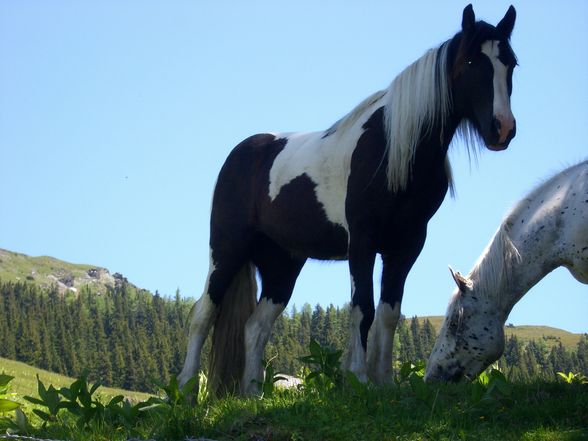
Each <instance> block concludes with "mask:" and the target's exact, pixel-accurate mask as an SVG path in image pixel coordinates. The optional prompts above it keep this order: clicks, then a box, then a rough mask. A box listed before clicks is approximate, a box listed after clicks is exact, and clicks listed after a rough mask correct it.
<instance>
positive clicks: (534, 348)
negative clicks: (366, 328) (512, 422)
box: [0, 281, 588, 391]
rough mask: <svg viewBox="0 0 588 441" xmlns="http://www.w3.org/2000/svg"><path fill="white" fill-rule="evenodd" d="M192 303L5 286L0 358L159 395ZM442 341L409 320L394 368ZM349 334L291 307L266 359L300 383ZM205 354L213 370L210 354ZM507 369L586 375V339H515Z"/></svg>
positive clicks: (340, 316)
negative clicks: (318, 352)
mask: <svg viewBox="0 0 588 441" xmlns="http://www.w3.org/2000/svg"><path fill="white" fill-rule="evenodd" d="M193 302H194V301H193V300H192V299H183V298H181V296H180V293H179V292H177V293H176V295H175V297H174V298H167V297H162V296H160V295H159V294H158V293H157V292H156V293H155V295H153V294H151V293H150V292H148V291H144V290H140V289H137V288H135V287H134V286H132V285H130V284H128V283H121V284H118V285H117V286H116V288H113V289H110V290H108V291H106V292H103V293H101V294H98V293H94V292H92V291H90V290H89V289H87V288H84V289H82V290H80V291H79V292H78V293H67V294H60V293H59V292H58V290H57V289H49V290H45V289H42V288H39V287H38V286H36V285H34V284H31V283H27V282H25V283H20V282H19V283H12V282H2V281H0V342H1V344H0V357H3V358H8V359H12V360H18V361H22V362H25V363H27V364H30V365H33V366H36V367H39V368H43V369H47V370H50V371H53V372H57V373H61V374H65V375H68V376H72V377H77V376H79V375H80V374H81V373H82V372H83V371H87V372H88V374H89V378H90V379H91V380H92V381H99V382H101V383H102V384H104V385H107V386H115V387H121V388H125V389H130V390H138V391H153V390H154V387H155V386H154V380H156V381H166V380H167V379H168V378H169V377H170V376H171V375H173V374H177V373H179V372H180V370H181V367H182V364H183V357H184V351H185V348H186V342H187V330H186V322H187V318H188V314H189V311H190V308H191V307H192V304H193ZM435 332H436V331H435V329H434V327H433V325H432V324H431V323H430V322H429V321H428V320H426V319H425V320H420V319H417V318H416V317H413V318H410V319H408V318H403V319H402V320H401V322H400V323H399V326H398V329H397V332H396V338H395V343H394V346H395V347H394V358H395V360H396V361H395V363H397V364H398V365H400V364H402V363H404V362H406V361H412V362H415V361H417V360H426V359H427V357H428V354H429V352H430V351H431V349H432V347H433V343H434V340H435ZM348 333H349V308H346V307H345V308H338V307H334V306H333V305H330V306H328V307H326V308H324V307H322V306H320V305H316V306H314V307H312V306H310V305H308V304H305V305H304V306H302V307H301V308H300V309H298V308H297V307H296V306H291V307H290V308H289V309H288V310H287V312H286V313H284V314H283V315H282V316H281V317H280V318H279V319H278V320H277V322H276V324H275V326H274V331H273V334H272V337H271V340H270V343H269V344H268V348H267V353H266V360H270V359H271V360H272V363H273V366H274V369H275V371H276V372H280V373H286V374H291V375H296V374H297V373H298V372H299V369H300V367H301V363H300V361H299V358H300V357H302V356H304V355H306V354H307V353H308V347H309V344H310V341H311V340H312V339H314V340H316V341H317V342H318V343H320V344H321V346H324V347H331V348H337V349H345V347H346V342H347V339H348ZM204 352H205V354H204V360H203V366H206V365H207V359H206V358H207V355H206V354H207V350H206V347H205V351H204ZM499 366H500V368H501V369H503V371H504V372H505V373H506V374H507V375H508V376H510V378H512V379H516V380H522V381H530V380H534V379H537V378H544V379H554V378H555V375H556V372H570V371H571V372H578V373H582V374H584V375H588V335H586V334H584V335H583V336H582V337H581V338H580V340H579V342H578V344H577V345H576V347H573V348H567V347H565V346H564V345H563V344H562V343H561V341H559V342H555V343H553V342H551V344H547V342H546V340H545V339H544V338H539V339H535V340H530V341H522V340H520V339H518V338H517V337H516V336H510V337H508V338H507V340H506V342H505V352H504V355H503V357H502V358H501V359H500V360H499ZM1 370H2V368H1V366H0V371H1Z"/></svg>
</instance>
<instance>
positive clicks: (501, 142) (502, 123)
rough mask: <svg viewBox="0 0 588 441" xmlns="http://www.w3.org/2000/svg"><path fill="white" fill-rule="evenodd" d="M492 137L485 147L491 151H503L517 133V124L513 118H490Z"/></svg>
mask: <svg viewBox="0 0 588 441" xmlns="http://www.w3.org/2000/svg"><path fill="white" fill-rule="evenodd" d="M492 128H493V136H492V138H493V139H492V141H491V142H487V143H486V147H488V149H489V150H492V151H495V152H496V151H501V150H505V149H506V148H507V147H508V145H509V144H510V141H511V140H512V139H513V138H514V137H515V135H516V133H517V122H516V120H515V119H514V118H504V117H500V116H498V117H496V116H495V117H493V118H492Z"/></svg>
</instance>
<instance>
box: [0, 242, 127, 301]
mask: <svg viewBox="0 0 588 441" xmlns="http://www.w3.org/2000/svg"><path fill="white" fill-rule="evenodd" d="M121 279H122V276H120V275H119V274H114V275H111V274H110V272H108V270H106V269H104V268H100V267H96V266H92V265H79V264H73V263H68V262H64V261H62V260H58V259H55V258H53V257H47V256H41V257H31V256H27V255H26V254H21V253H14V252H12V251H8V250H3V249H1V248H0V280H3V281H7V282H18V281H29V282H33V283H35V284H37V285H38V286H39V287H41V288H45V289H47V288H51V287H52V286H56V287H57V288H58V289H59V291H60V292H66V291H72V292H76V291H77V290H79V289H80V288H82V287H83V286H91V287H92V288H94V289H96V291H97V292H100V290H101V289H105V288H106V287H114V286H115V284H116V282H117V280H121Z"/></svg>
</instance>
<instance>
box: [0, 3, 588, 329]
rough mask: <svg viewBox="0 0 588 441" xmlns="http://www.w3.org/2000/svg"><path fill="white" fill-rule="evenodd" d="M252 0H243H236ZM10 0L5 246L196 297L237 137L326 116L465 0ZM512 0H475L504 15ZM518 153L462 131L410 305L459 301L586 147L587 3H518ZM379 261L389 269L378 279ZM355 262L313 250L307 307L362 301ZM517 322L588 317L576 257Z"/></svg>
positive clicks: (0, 242) (440, 31) (5, 52)
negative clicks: (523, 213)
mask: <svg viewBox="0 0 588 441" xmlns="http://www.w3.org/2000/svg"><path fill="white" fill-rule="evenodd" d="M235 3H236V2H235ZM235 3H233V2H228V1H218V0H216V1H193V2H192V1H190V2H189V1H163V0H161V1H149V0H141V1H138V0H136V1H124V2H120V1H115V0H107V1H100V2H98V1H96V2H80V1H59V0H54V1H45V0H28V1H11V0H0V197H1V203H0V207H1V208H0V210H1V212H0V247H2V248H7V249H10V250H13V251H18V252H22V253H26V254H30V255H51V256H55V257H57V258H60V259H63V260H67V261H71V262H75V263H89V264H94V265H99V266H103V267H106V268H108V269H109V270H111V272H121V273H123V274H124V275H125V276H126V277H128V279H129V280H130V281H132V282H133V283H135V284H136V285H138V286H141V287H144V288H147V289H149V290H151V291H155V290H156V289H157V290H159V291H160V293H162V294H164V295H173V294H174V292H175V290H176V288H179V289H180V291H181V292H182V294H183V295H184V296H192V297H195V296H199V295H200V293H201V290H202V287H203V284H204V280H205V277H206V273H207V267H208V222H209V211H210V200H211V193H212V189H213V186H214V183H215V180H216V175H217V172H218V170H219V169H220V167H221V165H222V163H223V161H224V159H225V157H226V155H227V154H228V153H229V151H230V150H231V148H232V147H233V146H234V145H235V144H237V143H238V142H239V141H240V140H242V139H243V138H245V137H247V136H248V135H250V134H253V133H257V132H263V131H311V130H321V129H325V128H327V127H329V126H330V125H331V124H332V123H333V122H334V121H336V120H337V119H338V118H339V117H341V116H342V115H344V114H345V113H347V112H348V111H349V110H350V109H351V108H353V107H354V106H355V105H356V104H357V103H358V102H359V101H361V100H362V99H363V98H365V97H366V96H368V95H369V94H371V93H372V92H374V91H376V90H379V89H382V88H384V87H386V86H387V85H388V84H389V83H390V81H391V80H392V79H393V78H394V77H395V75H396V74H398V73H399V72H400V71H401V70H402V69H403V68H404V67H406V66H407V65H408V64H409V63H411V62H412V61H414V60H416V59H417V58H419V57H420V56H421V55H422V54H423V53H424V52H425V51H426V50H427V49H429V48H431V47H434V46H437V45H439V44H440V43H441V42H443V41H445V40H446V39H448V38H450V37H451V36H453V34H454V33H455V32H456V31H458V30H459V27H460V23H461V14H462V10H463V7H464V6H465V5H466V2H465V1H459V2H458V1H454V0H451V1H443V2H439V1H411V2H391V1H383V0H382V1H353V2H351V1H341V0H337V1H292V0H290V1H287V2H284V1H276V0H272V1H263V2H262V1H255V0H252V1H248V2H242V3H239V4H235ZM509 4H510V2H508V1H507V2H505V1H492V2H478V3H476V4H474V9H475V12H476V15H477V17H478V18H482V19H485V20H486V21H488V22H490V23H493V24H496V23H497V21H498V20H500V19H501V18H502V16H503V15H504V13H505V12H506V10H507V8H508V5H509ZM515 7H516V8H517V12H518V18H517V23H516V26H515V29H514V33H513V36H512V45H513V48H514V50H515V52H516V53H517V55H518V57H519V63H520V66H519V67H518V68H517V69H516V71H515V76H514V92H513V97H512V108H513V112H514V113H515V116H516V118H517V124H518V135H517V137H516V138H515V140H514V141H513V142H512V143H511V145H510V147H509V149H508V150H507V151H505V152H498V153H494V152H489V151H485V152H483V153H482V154H480V155H479V158H478V161H477V163H476V161H472V162H471V163H470V162H469V159H468V155H467V153H466V152H465V151H464V150H463V149H462V148H460V146H459V145H455V146H454V147H453V148H452V149H451V158H452V163H453V169H454V173H455V180H456V187H457V198H456V199H450V198H447V199H446V200H445V202H444V204H443V206H442V208H441V209H440V210H439V212H438V213H437V215H436V216H435V217H434V218H433V220H432V222H431V223H430V224H429V225H430V228H429V237H428V240H427V243H426V245H425V249H424V251H423V253H422V254H421V256H420V258H419V260H418V261H417V264H416V265H415V267H414V269H413V271H412V272H411V274H410V275H409V279H408V282H407V286H406V291H405V300H404V304H403V306H402V312H403V313H404V314H405V315H408V316H412V315H415V314H416V315H432V314H435V315H439V314H443V313H444V312H445V308H446V305H447V302H448V299H449V296H450V294H451V292H452V290H453V282H452V280H451V278H450V276H449V272H448V270H447V265H448V264H451V265H452V266H453V267H454V268H455V269H457V270H460V271H461V272H464V273H466V272H468V271H469V269H470V268H471V266H472V265H473V263H474V262H475V260H476V259H477V257H478V255H479V254H480V253H481V252H482V250H483V249H484V247H485V245H486V244H487V242H488V241H489V240H490V238H491V236H492V235H493V233H494V231H495V230H496V228H497V227H498V225H499V223H500V221H501V219H502V218H503V216H504V214H505V213H506V212H507V210H508V209H509V208H510V207H511V206H512V205H513V204H514V203H515V202H516V201H517V200H518V199H520V198H521V197H522V196H524V194H525V193H527V192H528V191H529V190H531V188H532V187H534V186H535V185H536V184H537V183H539V182H541V181H542V179H544V178H545V177H547V176H549V175H551V174H552V173H554V172H556V171H558V170H560V169H561V168H563V167H564V166H566V165H570V164H572V163H575V162H578V161H579V160H581V159H585V158H586V157H588V143H587V141H586V140H587V139H588V2H586V1H584V0H575V1H574V0H570V1H566V2H552V1H526V2H522V1H521V2H518V3H515ZM378 277H379V275H378V274H376V279H377V278H378ZM349 292H350V289H349V276H348V273H347V265H346V263H309V264H307V266H306V267H305V269H304V270H303V273H302V275H301V277H300V278H299V282H298V285H297V288H296V290H295V293H294V296H293V299H292V301H291V302H292V303H295V304H296V305H298V306H300V305H302V304H303V303H305V302H308V303H310V304H313V305H314V304H316V303H321V304H322V305H328V304H329V303H333V304H336V305H343V304H344V303H345V302H347V301H348V300H349ZM509 322H512V323H514V324H517V325H518V324H546V325H551V326H557V327H560V328H564V329H567V330H570V331H574V332H587V331H588V287H587V286H586V285H581V284H579V283H578V282H576V281H575V280H574V279H572V277H571V276H570V275H569V274H568V273H567V271H566V270H563V269H560V270H557V271H556V272H554V273H553V274H551V275H549V276H548V277H547V278H546V279H544V280H543V281H542V282H541V283H540V284H539V285H538V286H537V287H536V288H534V289H533V290H532V291H531V292H530V293H529V294H527V296H526V297H525V298H524V299H523V300H522V301H521V302H520V303H519V304H518V305H517V306H516V307H515V309H514V311H513V312H512V314H511V316H510V318H509Z"/></svg>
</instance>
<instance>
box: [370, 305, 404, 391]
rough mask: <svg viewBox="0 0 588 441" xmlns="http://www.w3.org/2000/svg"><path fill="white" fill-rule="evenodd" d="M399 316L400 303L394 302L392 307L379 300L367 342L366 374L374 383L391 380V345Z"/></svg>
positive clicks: (383, 382)
mask: <svg viewBox="0 0 588 441" xmlns="http://www.w3.org/2000/svg"><path fill="white" fill-rule="evenodd" d="M399 318H400V303H398V302H396V303H395V304H394V307H392V306H391V305H390V304H389V303H386V302H382V301H380V303H379V304H378V307H377V309H376V316H375V318H374V322H373V323H372V326H371V328H370V332H369V336H368V344H367V371H368V376H369V377H370V378H371V379H372V381H374V382H375V383H376V384H385V383H388V382H390V381H392V346H393V343H394V332H395V331H396V325H397V324H398V319H399Z"/></svg>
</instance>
